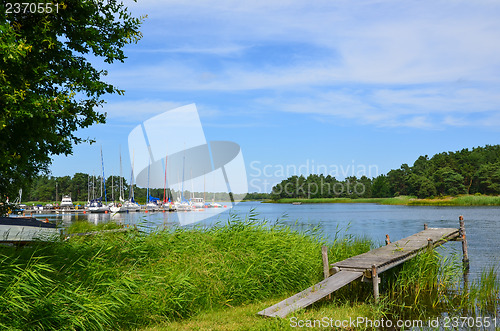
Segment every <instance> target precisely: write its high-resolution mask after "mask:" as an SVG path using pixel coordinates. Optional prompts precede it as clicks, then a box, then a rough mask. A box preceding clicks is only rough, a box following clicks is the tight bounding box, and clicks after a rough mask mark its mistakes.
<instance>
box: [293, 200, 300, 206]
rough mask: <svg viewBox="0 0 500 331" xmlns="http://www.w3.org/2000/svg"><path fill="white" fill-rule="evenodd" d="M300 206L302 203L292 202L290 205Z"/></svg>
mask: <svg viewBox="0 0 500 331" xmlns="http://www.w3.org/2000/svg"><path fill="white" fill-rule="evenodd" d="M301 204H302V202H300V201H295V202H292V205H301Z"/></svg>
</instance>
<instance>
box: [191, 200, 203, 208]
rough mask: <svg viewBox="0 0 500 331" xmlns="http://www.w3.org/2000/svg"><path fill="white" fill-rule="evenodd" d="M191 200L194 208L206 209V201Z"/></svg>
mask: <svg viewBox="0 0 500 331" xmlns="http://www.w3.org/2000/svg"><path fill="white" fill-rule="evenodd" d="M190 200H191V205H192V206H193V208H197V209H202V208H204V207H205V200H203V198H191V199H190Z"/></svg>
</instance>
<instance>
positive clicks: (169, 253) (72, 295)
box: [0, 215, 369, 330]
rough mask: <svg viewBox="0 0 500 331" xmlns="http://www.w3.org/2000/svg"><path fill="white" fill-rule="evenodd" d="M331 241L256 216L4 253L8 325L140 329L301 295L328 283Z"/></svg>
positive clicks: (0, 263) (3, 308)
mask: <svg viewBox="0 0 500 331" xmlns="http://www.w3.org/2000/svg"><path fill="white" fill-rule="evenodd" d="M75 227H76V228H77V229H78V230H77V232H78V231H82V230H89V229H88V228H87V227H81V225H77V226H75ZM90 230H92V229H90ZM339 241H340V239H339ZM323 243H324V240H323V238H322V237H321V233H320V232H319V231H318V230H317V229H313V230H309V231H305V232H296V231H293V230H292V229H290V228H289V227H287V226H284V225H281V224H275V225H271V224H269V223H266V222H261V221H258V220H257V218H256V216H255V215H250V216H248V217H247V218H245V219H239V218H238V217H235V216H233V217H232V218H231V219H230V220H229V221H228V222H227V224H220V225H218V226H215V227H211V228H194V229H184V228H175V229H170V230H165V231H158V232H154V233H150V234H145V233H141V232H138V231H130V232H126V233H103V234H98V235H94V236H85V237H72V238H70V239H69V240H67V241H65V242H51V243H45V244H42V243H40V244H35V245H32V246H30V247H24V248H13V247H1V248H0V328H6V329H13V330H16V329H18V330H25V329H88V330H105V329H110V328H113V329H115V328H137V327H144V326H147V325H155V324H156V323H163V322H165V321H169V320H170V321H171V320H175V319H183V318H187V317H190V316H193V315H195V314H198V313H199V312H202V311H210V310H212V309H220V308H223V307H233V306H237V305H242V304H246V303H251V302H256V301H259V300H264V299H268V298H272V297H276V296H280V295H284V294H293V293H295V292H298V291H301V290H302V289H304V288H306V287H308V286H310V285H312V284H315V283H317V282H318V281H320V280H321V279H322V260H321V245H322V244H323ZM353 243H354V241H353ZM342 245H343V246H342V247H343V249H342V250H343V253H342V254H343V255H342V256H347V255H348V254H349V251H350V249H349V243H348V242H343V243H342ZM357 245H359V246H362V244H357ZM368 249H369V248H368ZM358 251H359V249H353V250H352V252H351V254H356V253H357V252H358Z"/></svg>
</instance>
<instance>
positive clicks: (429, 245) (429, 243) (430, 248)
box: [427, 238, 434, 252]
mask: <svg viewBox="0 0 500 331" xmlns="http://www.w3.org/2000/svg"><path fill="white" fill-rule="evenodd" d="M433 248H434V242H433V241H432V238H428V239H427V251H428V252H430V251H432V249H433Z"/></svg>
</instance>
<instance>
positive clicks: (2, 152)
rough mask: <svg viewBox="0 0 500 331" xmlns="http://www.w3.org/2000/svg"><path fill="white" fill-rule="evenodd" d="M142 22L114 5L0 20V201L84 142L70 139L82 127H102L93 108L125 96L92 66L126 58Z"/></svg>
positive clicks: (113, 0) (61, 8)
mask: <svg viewBox="0 0 500 331" xmlns="http://www.w3.org/2000/svg"><path fill="white" fill-rule="evenodd" d="M8 2H10V3H17V2H19V1H14V0H10V1H8ZM5 5H6V2H5V1H4V2H2V3H1V4H0V11H1V12H2V13H5V12H6V11H5ZM140 24H141V19H138V18H133V17H132V16H131V15H130V13H129V12H128V10H127V8H126V7H125V6H124V5H123V4H122V3H121V2H119V1H117V0H109V1H105V2H101V1H82V0H69V1H65V2H60V3H59V4H58V10H57V11H56V10H53V11H52V12H51V13H48V12H44V13H22V12H21V13H19V14H14V13H8V14H5V15H2V17H1V18H0V109H1V111H0V137H1V138H0V199H1V200H5V196H6V195H9V194H10V195H11V196H13V195H14V194H13V192H17V190H18V189H19V188H20V187H21V186H23V184H26V183H27V182H29V180H30V179H31V178H32V177H33V176H35V175H37V174H38V173H39V172H40V171H46V170H47V168H48V165H49V164H50V163H51V155H58V154H64V155H68V154H71V153H72V146H73V145H74V144H78V143H81V142H84V141H89V140H88V139H82V138H80V137H78V136H76V135H75V132H76V131H77V130H78V129H79V128H86V127H88V126H90V125H93V124H96V123H104V122H105V114H103V113H100V112H99V111H98V109H97V108H98V107H100V106H101V105H102V104H103V102H104V100H103V96H104V95H106V94H111V93H119V94H122V93H123V91H121V90H119V89H117V88H116V87H114V86H113V85H111V84H108V83H106V82H105V81H104V80H103V77H104V76H105V75H106V71H105V70H99V69H97V68H96V67H94V65H93V64H92V63H95V61H97V60H102V61H104V62H106V63H112V62H114V61H124V59H125V55H124V53H123V47H124V46H125V45H126V44H128V43H130V42H135V41H137V40H138V39H139V38H140V37H141V34H140V32H139V30H138V29H139V26H140Z"/></svg>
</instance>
